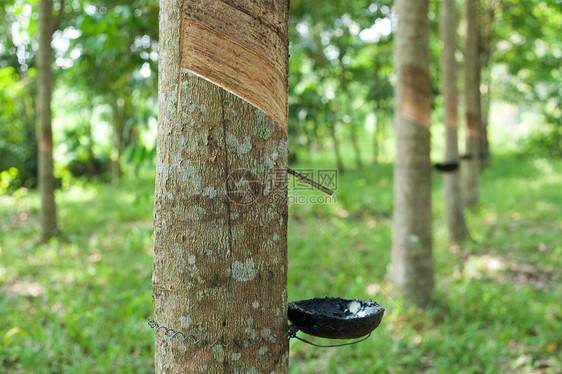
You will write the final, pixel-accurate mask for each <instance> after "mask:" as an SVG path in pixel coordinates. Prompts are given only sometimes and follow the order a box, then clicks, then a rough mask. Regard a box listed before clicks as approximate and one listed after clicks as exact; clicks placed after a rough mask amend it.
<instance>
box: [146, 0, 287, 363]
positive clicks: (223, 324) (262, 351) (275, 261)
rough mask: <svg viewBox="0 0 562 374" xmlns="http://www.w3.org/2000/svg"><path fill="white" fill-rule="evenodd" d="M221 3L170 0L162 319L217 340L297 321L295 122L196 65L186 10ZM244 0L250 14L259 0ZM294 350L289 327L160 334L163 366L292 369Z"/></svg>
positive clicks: (164, 23) (160, 252)
mask: <svg viewBox="0 0 562 374" xmlns="http://www.w3.org/2000/svg"><path fill="white" fill-rule="evenodd" d="M218 3H219V2H214V1H211V2H209V3H208V7H207V8H205V7H201V6H198V5H197V4H198V2H189V1H179V0H178V1H164V0H161V2H160V5H161V7H160V9H161V15H160V45H161V47H160V48H161V49H160V67H159V78H160V79H159V125H158V126H159V128H158V144H157V165H156V188H155V200H154V264H153V279H152V284H153V302H154V319H155V321H156V322H157V323H158V324H160V325H162V326H167V327H170V328H173V329H175V330H176V331H182V332H183V333H185V334H192V335H194V336H196V337H197V338H198V339H206V340H208V341H209V342H214V341H215V340H216V339H222V340H223V341H224V342H225V343H226V342H228V341H229V340H230V339H235V340H236V341H237V342H243V341H244V340H246V339H248V338H250V339H252V340H254V341H257V340H259V339H260V337H264V338H267V339H271V338H272V337H273V335H276V336H278V337H282V336H284V335H285V334H286V332H287V327H288V324H287V214H288V213H287V174H286V170H287V145H288V143H287V128H286V124H280V123H278V122H276V121H275V120H274V119H273V118H272V117H271V116H270V115H269V114H267V113H266V112H265V111H264V110H261V109H258V108H257V107H256V106H254V105H252V104H250V103H249V102H248V101H246V100H244V99H242V98H240V97H239V96H236V95H234V94H233V93H231V92H229V91H227V90H225V89H224V88H223V87H221V85H220V84H216V83H213V82H211V81H209V80H211V78H212V76H211V75H212V74H211V73H212V72H211V73H209V76H210V77H206V78H207V79H204V78H202V77H201V76H199V73H197V74H194V73H193V72H191V71H190V70H189V68H188V67H189V66H190V64H191V63H190V62H186V60H188V59H189V58H190V55H185V54H182V53H180V51H179V48H180V46H183V45H185V44H184V43H182V42H180V40H181V38H182V37H183V36H185V35H182V32H181V30H183V29H182V27H181V25H180V24H181V19H182V17H183V16H182V14H181V13H182V12H184V13H183V15H186V16H189V17H190V18H191V19H196V20H197V19H198V17H199V16H201V17H203V18H204V14H203V13H198V12H199V11H198V9H199V10H201V9H205V14H216V13H213V10H212V9H211V8H213V6H214V5H216V4H218ZM230 3H232V4H231V5H232V7H233V8H234V6H235V5H236V4H235V2H220V4H219V5H220V7H223V6H225V4H227V5H228V4H230ZM274 3H275V7H273V8H272V9H270V11H272V12H273V11H279V12H284V13H283V15H282V18H284V19H285V21H284V22H286V21H287V20H288V3H286V2H284V1H274ZM264 4H265V2H264V3H260V5H259V6H261V7H265V5H264ZM283 4H284V5H283ZM240 6H242V7H243V8H244V9H243V10H244V12H245V14H247V13H250V14H252V10H251V9H250V10H248V9H246V8H245V7H250V8H251V4H250V3H245V4H242V5H240ZM236 9H238V8H235V10H236ZM238 10H240V9H238ZM201 12H202V11H201ZM202 14H203V15H202ZM222 16H224V17H227V16H228V14H226V15H222ZM190 22H191V21H190ZM262 26H263V24H260V27H262ZM190 27H191V26H190ZM197 27H199V26H197ZM245 30H247V32H252V29H251V28H249V29H248V28H246V29H245ZM285 31H286V28H285ZM236 32H241V30H236ZM211 36H212V35H211ZM279 39H280V40H285V41H286V40H287V34H286V33H285V34H283V35H280V36H279ZM228 43H230V44H232V42H231V41H229V42H228ZM249 47H251V45H250V46H248V45H246V46H244V48H249ZM285 47H286V46H285ZM237 48H238V47H237ZM281 50H283V48H281ZM258 52H259V51H258ZM266 57H267V56H266ZM232 58H235V57H234V56H233V57H232ZM286 58H287V56H286V55H285V63H286V62H287V61H286ZM182 60H183V61H182ZM279 61H280V60H279ZM208 79H209V80H208ZM275 87H278V86H275ZM244 92H248V91H244ZM286 94H287V93H286V92H285V95H286ZM255 97H258V98H259V100H261V98H262V97H267V96H266V95H261V96H258V95H256V96H255ZM267 108H271V107H269V106H268V107H267ZM278 117H279V118H283V113H281V114H280V115H278ZM288 356H289V352H288V340H287V338H280V339H278V340H276V341H274V342H271V343H265V342H264V343H261V344H258V345H252V344H249V345H247V346H245V347H238V346H237V345H236V344H234V343H233V344H230V345H229V346H228V347H226V348H224V347H221V346H220V344H219V345H216V346H215V347H213V348H211V347H208V346H207V345H205V344H202V343H200V344H198V345H194V344H193V341H192V339H188V340H186V341H185V342H183V341H182V339H181V338H175V339H174V338H172V339H170V338H169V337H166V336H165V335H164V334H163V332H162V331H161V332H159V333H155V368H156V373H159V374H160V373H252V374H257V373H267V374H270V373H278V374H282V373H287V372H288Z"/></svg>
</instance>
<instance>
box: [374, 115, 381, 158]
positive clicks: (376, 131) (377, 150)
mask: <svg viewBox="0 0 562 374" xmlns="http://www.w3.org/2000/svg"><path fill="white" fill-rule="evenodd" d="M379 153H380V144H379V117H377V122H376V124H375V129H374V131H373V164H374V165H378V163H379Z"/></svg>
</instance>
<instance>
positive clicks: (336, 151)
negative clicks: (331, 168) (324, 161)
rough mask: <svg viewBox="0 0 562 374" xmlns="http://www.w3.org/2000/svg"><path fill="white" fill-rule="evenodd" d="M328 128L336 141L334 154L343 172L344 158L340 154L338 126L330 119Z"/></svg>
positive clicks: (339, 170) (339, 168)
mask: <svg viewBox="0 0 562 374" xmlns="http://www.w3.org/2000/svg"><path fill="white" fill-rule="evenodd" d="M328 128H329V130H330V136H331V137H332V141H333V142H334V154H335V155H336V164H337V166H338V172H340V173H343V172H345V168H344V166H343V160H342V158H341V154H340V143H339V141H338V136H337V134H336V126H335V125H334V123H333V122H332V121H330V120H329V119H328Z"/></svg>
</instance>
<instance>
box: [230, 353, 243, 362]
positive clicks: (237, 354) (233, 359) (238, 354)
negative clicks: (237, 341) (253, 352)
mask: <svg viewBox="0 0 562 374" xmlns="http://www.w3.org/2000/svg"><path fill="white" fill-rule="evenodd" d="M240 357H242V354H241V353H233V354H232V361H238V360H240Z"/></svg>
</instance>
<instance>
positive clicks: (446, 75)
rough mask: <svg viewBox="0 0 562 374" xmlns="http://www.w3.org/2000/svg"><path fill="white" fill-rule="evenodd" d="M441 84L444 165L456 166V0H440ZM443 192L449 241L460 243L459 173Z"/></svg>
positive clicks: (450, 176)
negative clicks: (451, 164) (443, 119)
mask: <svg viewBox="0 0 562 374" xmlns="http://www.w3.org/2000/svg"><path fill="white" fill-rule="evenodd" d="M440 13H441V14H440V17H439V18H440V21H441V23H440V33H441V41H442V43H443V49H442V51H441V82H442V84H443V97H444V101H445V161H446V162H459V147H458V134H457V128H458V91H457V62H456V60H455V51H456V48H457V44H456V43H457V38H456V34H457V33H456V30H457V12H456V8H455V0H442V1H441V11H440ZM443 182H444V188H445V216H446V219H447V227H448V229H449V241H450V242H452V243H462V242H463V241H464V240H465V239H466V236H467V228H466V223H465V220H464V213H463V204H462V195H461V184H460V174H459V171H458V170H456V171H453V172H448V173H444V174H443Z"/></svg>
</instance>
